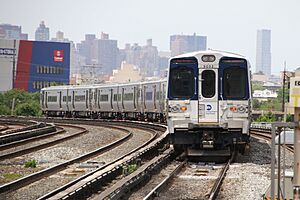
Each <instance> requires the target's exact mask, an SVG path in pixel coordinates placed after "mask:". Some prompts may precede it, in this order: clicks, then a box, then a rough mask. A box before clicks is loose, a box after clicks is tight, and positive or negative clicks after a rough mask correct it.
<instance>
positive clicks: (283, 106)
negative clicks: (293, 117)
mask: <svg viewBox="0 0 300 200" xmlns="http://www.w3.org/2000/svg"><path fill="white" fill-rule="evenodd" d="M285 73H286V61H284V70H283V82H282V112H283V113H285V77H286V74H285ZM283 120H284V121H286V116H285V115H284V118H283Z"/></svg>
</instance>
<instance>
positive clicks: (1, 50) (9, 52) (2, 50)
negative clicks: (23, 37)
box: [0, 48, 16, 56]
mask: <svg viewBox="0 0 300 200" xmlns="http://www.w3.org/2000/svg"><path fill="white" fill-rule="evenodd" d="M0 55H5V56H15V55H16V49H9V48H0Z"/></svg>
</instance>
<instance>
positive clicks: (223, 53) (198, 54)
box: [172, 49, 245, 59]
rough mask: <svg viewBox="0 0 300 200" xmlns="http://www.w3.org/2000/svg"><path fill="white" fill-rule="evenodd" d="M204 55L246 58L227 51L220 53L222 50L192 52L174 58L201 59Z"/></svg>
mask: <svg viewBox="0 0 300 200" xmlns="http://www.w3.org/2000/svg"><path fill="white" fill-rule="evenodd" d="M204 54H213V55H219V56H220V57H223V56H224V57H234V58H244V59H245V56H243V55H240V54H236V53H231V52H227V51H220V50H211V49H210V50H205V51H194V52H190V53H185V54H181V55H178V56H174V57H172V58H182V57H199V56H202V55H204Z"/></svg>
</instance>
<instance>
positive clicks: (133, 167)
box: [128, 164, 137, 174]
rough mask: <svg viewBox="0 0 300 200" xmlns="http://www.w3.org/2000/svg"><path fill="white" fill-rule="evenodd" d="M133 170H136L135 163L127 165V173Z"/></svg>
mask: <svg viewBox="0 0 300 200" xmlns="http://www.w3.org/2000/svg"><path fill="white" fill-rule="evenodd" d="M135 170H137V165H136V164H131V165H128V173H129V174H131V173H132V172H134V171H135Z"/></svg>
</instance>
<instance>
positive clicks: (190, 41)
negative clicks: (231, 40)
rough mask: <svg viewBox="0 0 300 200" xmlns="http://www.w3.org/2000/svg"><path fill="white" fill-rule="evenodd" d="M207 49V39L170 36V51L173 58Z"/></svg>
mask: <svg viewBox="0 0 300 200" xmlns="http://www.w3.org/2000/svg"><path fill="white" fill-rule="evenodd" d="M206 48H207V37H206V36H197V35H196V33H194V34H193V35H171V36H170V50H171V56H177V55H179V54H183V53H187V52H193V51H202V50H206Z"/></svg>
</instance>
